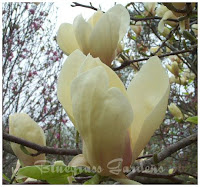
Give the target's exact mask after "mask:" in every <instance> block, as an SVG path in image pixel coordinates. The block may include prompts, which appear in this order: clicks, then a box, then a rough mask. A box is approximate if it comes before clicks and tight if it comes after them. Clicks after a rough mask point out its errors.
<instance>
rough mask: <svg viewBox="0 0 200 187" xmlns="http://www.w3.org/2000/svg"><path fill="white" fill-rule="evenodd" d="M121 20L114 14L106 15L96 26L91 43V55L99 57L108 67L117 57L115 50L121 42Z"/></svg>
mask: <svg viewBox="0 0 200 187" xmlns="http://www.w3.org/2000/svg"><path fill="white" fill-rule="evenodd" d="M119 29H120V22H119V19H118V18H117V17H116V16H115V14H113V13H106V14H104V15H103V16H102V17H101V18H100V20H99V21H98V22H97V24H96V25H95V27H94V29H93V31H92V33H91V36H90V39H89V42H90V53H91V55H92V56H93V57H99V58H100V59H101V61H102V62H103V63H105V64H107V65H108V66H110V65H111V62H112V60H113V59H114V57H115V50H116V48H117V44H118V41H119Z"/></svg>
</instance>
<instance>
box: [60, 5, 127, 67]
mask: <svg viewBox="0 0 200 187" xmlns="http://www.w3.org/2000/svg"><path fill="white" fill-rule="evenodd" d="M129 23H130V16H129V13H128V11H127V10H126V9H125V8H124V7H123V6H122V5H116V6H114V7H113V8H111V9H109V10H108V11H107V12H106V13H105V14H104V13H103V12H101V11H97V12H96V13H95V14H94V15H93V16H92V17H91V18H90V19H89V20H88V21H87V22H86V21H85V20H84V19H83V17H82V15H79V16H77V17H76V18H75V19H74V22H73V25H72V24H69V23H64V24H62V25H61V26H60V28H59V30H58V34H57V42H58V45H59V46H60V48H61V49H62V50H63V52H64V53H65V54H67V55H69V54H71V53H72V52H73V51H74V50H76V49H80V50H81V51H82V52H83V53H84V54H85V55H87V54H89V53H90V54H91V55H92V56H93V57H99V58H100V59H101V61H102V62H104V63H105V64H107V65H109V66H110V65H111V62H112V60H113V59H114V58H115V56H116V55H117V45H118V43H119V42H120V41H121V40H122V39H123V37H124V35H125V34H126V31H127V29H128V26H129Z"/></svg>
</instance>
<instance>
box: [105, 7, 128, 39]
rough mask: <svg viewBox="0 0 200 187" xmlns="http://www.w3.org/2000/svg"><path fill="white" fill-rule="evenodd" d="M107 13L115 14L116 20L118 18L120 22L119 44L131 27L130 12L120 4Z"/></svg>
mask: <svg viewBox="0 0 200 187" xmlns="http://www.w3.org/2000/svg"><path fill="white" fill-rule="evenodd" d="M106 13H113V14H114V15H115V16H116V18H118V20H119V21H120V30H119V40H118V42H120V41H121V40H122V39H123V37H124V35H125V34H126V32H127V29H128V26H129V25H130V15H129V12H128V11H127V9H126V8H125V7H124V6H122V5H120V4H118V5H115V6H114V7H112V8H111V9H109V10H108V11H107V12H106ZM115 21H116V20H115Z"/></svg>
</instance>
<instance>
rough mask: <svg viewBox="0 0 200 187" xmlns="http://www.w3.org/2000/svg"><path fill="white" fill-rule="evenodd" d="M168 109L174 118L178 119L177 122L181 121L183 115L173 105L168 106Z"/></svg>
mask: <svg viewBox="0 0 200 187" xmlns="http://www.w3.org/2000/svg"><path fill="white" fill-rule="evenodd" d="M168 109H169V111H170V113H171V114H172V115H173V116H174V117H176V118H178V119H179V120H183V114H182V112H181V110H180V109H179V108H178V107H177V106H176V105H175V104H174V103H171V104H170V105H168Z"/></svg>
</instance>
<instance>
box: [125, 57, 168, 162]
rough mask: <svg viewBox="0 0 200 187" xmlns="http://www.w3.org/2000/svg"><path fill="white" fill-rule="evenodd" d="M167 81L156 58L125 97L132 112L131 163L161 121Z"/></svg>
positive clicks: (165, 99) (133, 82) (139, 74)
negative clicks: (128, 100)
mask: <svg viewBox="0 0 200 187" xmlns="http://www.w3.org/2000/svg"><path fill="white" fill-rule="evenodd" d="M169 87H170V86H169V78H168V75H167V73H166V72H165V69H164V68H163V67H162V65H161V61H160V59H159V58H158V57H156V56H155V57H151V58H150V59H149V60H148V61H147V62H146V64H145V65H143V67H142V68H141V70H140V71H139V72H138V74H137V75H136V77H135V78H134V79H133V80H132V81H131V83H130V85H129V87H128V90H127V92H128V96H129V98H130V100H131V105H132V108H133V111H134V120H133V123H132V125H131V131H130V132H131V139H132V150H133V161H134V160H135V159H136V158H137V157H138V155H139V154H140V153H141V151H142V150H143V149H144V147H145V146H146V144H147V143H148V141H149V140H150V138H151V136H152V135H153V133H154V131H155V130H156V129H157V128H158V127H159V125H160V124H161V122H162V120H163V119H164V116H165V112H166V109H167V103H168V97H169Z"/></svg>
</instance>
